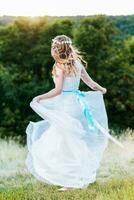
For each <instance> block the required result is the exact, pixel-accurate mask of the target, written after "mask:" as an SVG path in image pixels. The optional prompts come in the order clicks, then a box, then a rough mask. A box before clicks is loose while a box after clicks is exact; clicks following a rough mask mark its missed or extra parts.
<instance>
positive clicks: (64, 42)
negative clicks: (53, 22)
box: [52, 39, 72, 44]
mask: <svg viewBox="0 0 134 200" xmlns="http://www.w3.org/2000/svg"><path fill="white" fill-rule="evenodd" d="M52 41H53V42H56V43H58V44H72V41H71V40H70V41H67V40H66V41H61V42H60V41H58V40H56V39H52Z"/></svg>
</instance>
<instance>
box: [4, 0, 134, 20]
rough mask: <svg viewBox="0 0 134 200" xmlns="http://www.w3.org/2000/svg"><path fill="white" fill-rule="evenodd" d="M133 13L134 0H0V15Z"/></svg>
mask: <svg viewBox="0 0 134 200" xmlns="http://www.w3.org/2000/svg"><path fill="white" fill-rule="evenodd" d="M94 14H107V15H121V14H122V15H127V14H134V0H93V1H91V0H68V1H67V0H0V15H12V16H22V15H23V16H43V15H49V16H75V15H94Z"/></svg>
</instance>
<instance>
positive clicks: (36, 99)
mask: <svg viewBox="0 0 134 200" xmlns="http://www.w3.org/2000/svg"><path fill="white" fill-rule="evenodd" d="M41 99H42V98H41V95H39V96H36V97H34V98H33V99H32V101H37V102H38V103H39V101H40V100H41Z"/></svg>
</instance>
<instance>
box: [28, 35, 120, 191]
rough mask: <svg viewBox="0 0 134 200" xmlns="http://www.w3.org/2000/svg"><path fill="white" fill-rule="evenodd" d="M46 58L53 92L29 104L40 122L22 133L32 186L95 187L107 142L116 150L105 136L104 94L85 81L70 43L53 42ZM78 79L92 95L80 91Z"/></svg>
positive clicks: (66, 39) (60, 37)
mask: <svg viewBox="0 0 134 200" xmlns="http://www.w3.org/2000/svg"><path fill="white" fill-rule="evenodd" d="M51 54H52V56H53V58H54V60H55V64H54V66H53V70H52V75H53V80H54V83H55V88H54V89H52V90H50V91H49V92H47V93H45V94H42V95H38V96H36V97H34V98H33V100H32V101H31V102H30V106H31V108H32V109H33V110H34V111H35V112H36V113H37V114H38V115H39V116H41V117H42V119H43V120H41V121H38V122H30V123H29V124H28V126H27V128H26V133H27V146H28V150H29V152H28V155H27V159H26V166H27V168H28V170H29V171H30V173H31V174H33V175H34V176H35V177H36V178H37V179H38V180H40V181H43V182H44V183H48V184H53V185H58V186H62V187H61V188H60V189H58V190H59V191H65V190H69V189H74V188H84V187H87V186H88V185H89V184H90V183H93V182H95V181H96V173H97V169H98V168H99V166H100V161H101V159H102V155H103V152H104V150H105V148H106V147H107V144H108V138H110V139H112V140H113V141H114V142H116V143H117V144H119V145H120V146H121V144H120V143H119V142H118V141H116V140H115V139H114V138H113V137H112V136H111V135H110V134H109V133H108V120H107V114H106V110H105V104H104V100H103V94H105V93H106V91H107V90H106V88H104V87H102V86H100V85H99V84H98V83H96V82H95V81H93V80H92V79H91V77H90V76H89V75H88V73H87V71H86V69H85V67H84V65H83V64H82V62H84V63H85V64H86V66H87V63H86V61H84V60H83V59H82V56H81V55H80V52H79V51H78V50H77V49H76V47H74V45H72V41H71V39H70V38H69V37H68V36H66V35H58V36H56V37H55V38H54V39H53V40H52V47H51ZM80 79H82V80H83V81H84V82H85V83H86V85H88V86H89V87H90V88H91V89H93V90H96V91H88V92H85V91H80V90H79V84H80Z"/></svg>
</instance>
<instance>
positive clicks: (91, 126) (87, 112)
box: [63, 90, 96, 132]
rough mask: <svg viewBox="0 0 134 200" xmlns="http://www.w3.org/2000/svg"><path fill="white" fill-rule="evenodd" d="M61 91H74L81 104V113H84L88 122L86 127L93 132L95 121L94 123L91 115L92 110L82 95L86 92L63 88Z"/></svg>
mask: <svg viewBox="0 0 134 200" xmlns="http://www.w3.org/2000/svg"><path fill="white" fill-rule="evenodd" d="M63 92H74V93H76V95H77V99H78V101H79V103H80V105H81V108H82V111H83V114H84V116H85V118H86V120H87V122H88V127H89V129H90V130H91V131H94V132H95V130H96V126H95V123H94V119H93V115H92V112H91V110H90V108H89V105H88V103H87V102H86V101H85V99H84V97H85V96H86V93H85V92H83V91H80V90H63Z"/></svg>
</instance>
